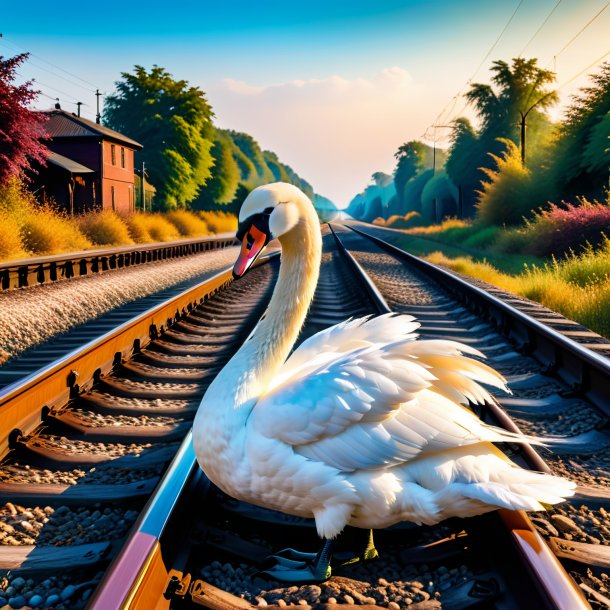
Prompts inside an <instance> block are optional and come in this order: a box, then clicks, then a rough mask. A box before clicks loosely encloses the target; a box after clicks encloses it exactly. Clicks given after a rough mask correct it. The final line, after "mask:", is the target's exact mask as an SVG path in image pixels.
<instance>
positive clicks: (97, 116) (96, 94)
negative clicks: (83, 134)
mask: <svg viewBox="0 0 610 610" xmlns="http://www.w3.org/2000/svg"><path fill="white" fill-rule="evenodd" d="M100 95H102V94H101V93H100V90H99V89H96V90H95V97H96V98H97V100H96V104H97V114H96V115H95V122H96V123H97V124H98V125H99V122H100Z"/></svg>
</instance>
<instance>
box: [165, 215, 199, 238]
mask: <svg viewBox="0 0 610 610" xmlns="http://www.w3.org/2000/svg"><path fill="white" fill-rule="evenodd" d="M167 219H168V220H169V221H170V222H171V223H172V224H173V225H174V226H175V227H176V228H177V229H178V232H179V233H180V235H182V236H183V237H203V236H204V235H208V233H209V230H208V225H207V224H206V222H205V221H204V220H203V219H202V218H200V217H199V216H197V214H194V213H193V212H188V211H186V210H172V211H171V212H168V213H167Z"/></svg>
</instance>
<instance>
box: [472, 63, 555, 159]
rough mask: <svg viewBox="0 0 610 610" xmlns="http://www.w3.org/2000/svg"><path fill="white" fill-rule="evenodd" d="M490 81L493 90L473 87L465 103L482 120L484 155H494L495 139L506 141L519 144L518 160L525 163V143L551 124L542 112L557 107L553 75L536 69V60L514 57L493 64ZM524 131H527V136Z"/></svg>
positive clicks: (473, 85) (497, 146) (481, 85)
mask: <svg viewBox="0 0 610 610" xmlns="http://www.w3.org/2000/svg"><path fill="white" fill-rule="evenodd" d="M491 71H492V73H493V76H492V77H491V81H492V83H493V84H494V85H495V89H494V88H493V87H492V86H491V85H488V84H481V83H473V84H472V85H471V86H470V90H469V91H468V92H467V93H466V99H467V100H468V101H469V102H470V103H471V104H473V105H474V108H475V110H476V112H477V115H478V116H479V118H480V120H481V133H480V136H481V138H482V139H483V140H484V141H485V142H486V143H487V145H488V150H487V151H486V152H489V153H494V154H497V151H498V150H499V143H497V138H508V139H510V140H512V141H513V142H515V144H520V146H521V160H522V161H523V162H524V163H525V159H526V133H529V135H528V141H533V140H535V139H536V138H537V136H538V134H539V132H540V131H542V130H545V129H546V130H548V129H549V128H550V122H549V120H548V118H547V117H546V115H545V114H544V113H543V112H542V111H543V110H544V109H545V108H548V107H550V106H552V105H553V104H555V103H557V99H558V97H557V93H556V92H555V91H553V90H552V89H549V88H548V86H549V85H551V84H552V83H553V82H554V81H555V73H554V72H552V71H551V70H545V69H543V68H539V67H538V60H537V59H535V58H532V59H524V58H522V57H517V58H515V59H513V60H512V63H511V64H510V65H509V64H508V63H507V62H505V61H494V62H493V64H492V67H491ZM526 128H529V129H528V130H527V132H526Z"/></svg>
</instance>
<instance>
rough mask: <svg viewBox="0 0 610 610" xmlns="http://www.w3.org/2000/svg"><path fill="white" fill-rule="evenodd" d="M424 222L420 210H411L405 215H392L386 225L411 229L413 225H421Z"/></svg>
mask: <svg viewBox="0 0 610 610" xmlns="http://www.w3.org/2000/svg"><path fill="white" fill-rule="evenodd" d="M422 224H424V219H423V218H422V215H421V214H420V213H419V212H409V213H408V214H405V215H404V216H398V215H394V216H390V217H389V218H388V219H387V221H386V223H385V226H386V227H392V228H393V229H409V228H412V227H419V226H421V225H422Z"/></svg>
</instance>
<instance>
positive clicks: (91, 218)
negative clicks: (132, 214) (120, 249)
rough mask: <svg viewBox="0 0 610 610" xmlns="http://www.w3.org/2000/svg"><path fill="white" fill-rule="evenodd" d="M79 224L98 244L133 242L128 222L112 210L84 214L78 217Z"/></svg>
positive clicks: (112, 244) (113, 244) (111, 244)
mask: <svg viewBox="0 0 610 610" xmlns="http://www.w3.org/2000/svg"><path fill="white" fill-rule="evenodd" d="M78 226H79V228H80V230H81V231H82V232H83V233H84V234H85V235H86V236H87V237H88V238H89V240H91V242H92V243H93V244H95V245H97V246H120V245H128V244H133V240H132V239H131V237H130V236H129V230H128V229H127V225H126V223H125V222H124V220H123V219H122V218H120V217H119V216H117V215H116V214H115V213H114V212H113V211H111V210H102V211H101V212H89V213H88V214H84V215H83V216H81V217H80V218H78Z"/></svg>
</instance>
